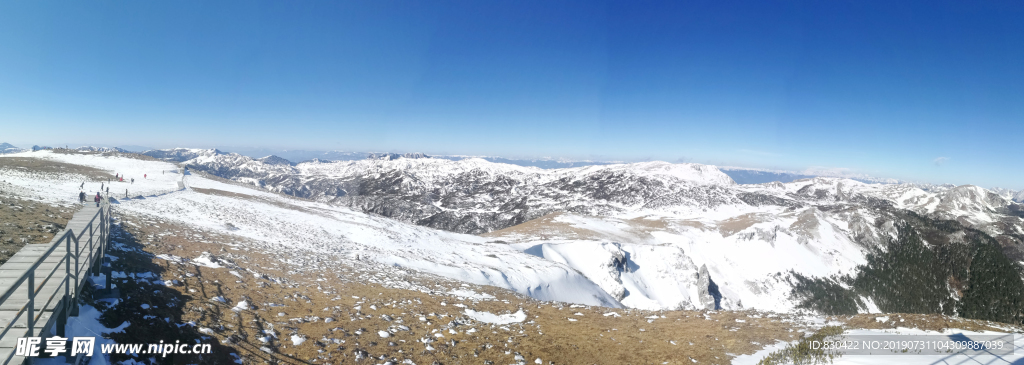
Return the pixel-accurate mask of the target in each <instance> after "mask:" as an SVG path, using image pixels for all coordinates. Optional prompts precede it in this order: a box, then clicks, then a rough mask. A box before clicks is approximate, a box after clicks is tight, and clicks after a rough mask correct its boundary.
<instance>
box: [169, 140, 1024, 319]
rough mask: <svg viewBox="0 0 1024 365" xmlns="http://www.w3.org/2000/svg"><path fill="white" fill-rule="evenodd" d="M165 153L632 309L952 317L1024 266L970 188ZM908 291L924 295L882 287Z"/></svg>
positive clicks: (681, 169) (1010, 219)
mask: <svg viewBox="0 0 1024 365" xmlns="http://www.w3.org/2000/svg"><path fill="white" fill-rule="evenodd" d="M168 155H169V156H171V157H170V158H173V159H183V158H185V157H191V158H190V159H187V160H185V161H184V162H183V164H184V165H186V166H189V167H190V169H192V170H193V171H202V172H206V173H210V174H213V175H216V176H219V177H223V178H228V179H232V180H235V181H239V182H244V183H248V184H251V185H254V186H257V187H259V188H262V189H266V190H269V191H273V192H280V193H285V194H288V195H293V196H298V197H302V198H307V199H312V200H315V201H318V202H323V203H328V204H331V205H335V206H337V205H341V206H345V207H350V208H352V209H355V210H358V211H362V212H366V213H371V214H374V215H380V216H384V217H388V218H392V219H397V220H399V221H403V222H406V223H412V224H415V225H419V226H425V227H431V228H437V229H441V230H445V231H451V232H456V233H471V234H477V235H480V236H482V237H485V238H487V239H488V241H487V243H488V244H492V245H508V246H509V247H512V248H514V249H516V250H519V251H520V252H523V253H525V254H529V255H532V256H536V257H538V258H542V259H544V260H548V261H552V262H556V263H559V264H561V265H565V266H567V267H570V268H572V269H573V270H575V271H576V272H579V273H581V274H582V275H584V276H585V277H586V278H587V279H588V280H590V281H591V282H593V283H594V284H596V285H597V286H598V287H600V288H601V290H602V291H603V292H604V293H606V294H607V295H609V296H610V297H612V298H614V299H615V300H617V301H618V302H619V303H622V304H623V305H625V306H629V307H637V308H648V309H658V308H726V309H739V308H751V307H752V308H759V309H771V310H780V311H786V310H792V309H793V308H807V309H813V310H818V311H823V312H830V313H850V312H851V311H852V312H857V311H922V312H925V313H927V312H929V311H930V312H943V313H948V314H955V313H959V312H957V311H960V310H964V311H967V309H958V308H975V307H977V306H978V305H979V304H978V303H983V302H985V301H988V300H1007V298H1004V297H999V298H990V297H987V296H985V295H981V294H978V293H979V292H980V291H982V290H988V289H981V288H984V287H985V285H996V284H994V283H997V282H1000V280H1004V281H1005V280H1009V281H1010V284H1006V285H1010V286H1011V287H1013V288H1018V287H1021V288H1024V286H1022V285H1024V284H1021V280H1020V276H1019V275H1017V274H1013V275H1009V274H1006V273H1008V272H1019V271H1020V270H1021V265H1020V264H1019V262H1021V261H1024V228H1022V227H1024V219H1022V218H1024V207H1022V206H1021V205H1020V204H1017V203H1014V202H1013V201H1011V199H1007V198H1006V197H1004V196H1003V195H1000V194H999V193H996V192H993V191H989V190H986V189H983V188H980V187H976V186H969V185H965V186H927V187H924V189H922V186H917V185H912V184H878V183H865V182H862V181H857V180H853V179H847V178H822V177H816V178H809V179H799V180H795V181H792V182H788V183H780V182H771V183H763V184H746V185H741V184H736V183H735V181H733V180H732V179H731V178H730V177H729V176H728V175H727V174H725V173H723V172H722V171H721V170H719V169H718V168H716V167H714V166H708V165H700V164H671V163H666V162H644V163H632V164H612V165H594V166H585V167H577V168H566V169H547V170H545V169H540V168H535V167H523V166H517V165H509V164H499V163H492V162H488V161H486V160H483V159H464V160H459V161H451V160H445V159H438V158H429V157H427V156H377V157H378V158H373V159H364V160H358V161H335V162H330V161H310V162H304V163H299V164H297V165H294V166H292V165H289V164H281V163H276V164H275V163H267V162H265V161H263V160H261V159H253V158H250V157H246V156H242V155H238V154H226V153H221V152H219V151H216V150H191V151H190V152H185V151H179V152H173V153H168ZM379 157H386V158H379ZM413 157H415V158H413ZM926 189H927V190H926ZM904 250H910V251H909V253H908V252H907V251H904ZM915 250H916V251H915ZM921 250H924V251H921ZM992 250H995V251H992ZM925 251H927V252H931V254H928V255H925V254H923V253H921V252H925ZM993 252H995V253H993ZM908 255H909V256H908ZM915 255H917V256H915ZM920 255H924V256H920ZM979 255H981V256H979ZM992 255H995V256H992ZM979 257H983V258H979ZM922 263H926V264H922ZM915 265H918V266H915ZM921 265H923V266H921ZM972 265H978V266H977V267H975V266H972ZM907 270H913V271H912V272H908V271H907ZM1000 270H1002V271H1000ZM922 272H924V273H927V275H920V273H922ZM993 272H1002V274H993ZM986 275H989V276H986ZM872 278H884V279H872ZM897 278H900V279H897ZM909 278H913V280H911V279H909ZM898 280H904V281H906V282H907V284H898V283H895V281H898ZM914 280H917V281H914ZM972 280H973V281H972ZM879 282H882V283H886V284H885V285H889V286H884V287H881V288H880V287H878V285H880V284H878V283H879ZM982 282H984V283H988V284H984V285H983V284H982ZM970 283H974V284H973V285H975V286H971V285H972V284H970ZM904 285H910V286H914V287H920V288H928V289H927V290H924V289H921V290H912V291H911V290H907V291H904V290H902V289H900V290H897V289H893V287H903V286H904ZM999 285H1002V284H999ZM1014 290H1016V289H1014ZM1022 290H1024V289H1022ZM1007 293H1008V294H1005V295H1008V296H1015V295H1018V294H1020V295H1024V291H1022V293H1016V292H1013V291H1012V290H1011V291H1009V292H1007ZM999 295H1004V294H999ZM822 298H825V299H822ZM822 303H825V304H822ZM908 303H926V304H921V305H920V306H916V307H915V306H914V305H917V304H914V305H912V304H908ZM1007 310H1009V311H1012V310H1016V309H1012V308H1010V309H1007ZM964 313H967V312H964Z"/></svg>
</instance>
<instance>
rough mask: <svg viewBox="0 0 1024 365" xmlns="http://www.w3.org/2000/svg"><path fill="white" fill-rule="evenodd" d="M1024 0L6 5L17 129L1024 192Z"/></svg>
mask: <svg viewBox="0 0 1024 365" xmlns="http://www.w3.org/2000/svg"><path fill="white" fill-rule="evenodd" d="M1021 19H1024V2H1019V1H1007V2H980V3H979V2H970V3H969V2H962V1H921V2H915V1H899V2H889V1H886V2H883V1H877V2H868V1H849V2H844V1H785V2H774V1H748V2H728V1H726V2H723V1H667V2H643V1H641V2H625V1H623V2H598V1H579V2H563V1H475V2H443V1H430V2H426V1H424V2H419V1H400V2H393V1H365V2H336V1H330V2H328V1H301V2H283V1H282V2H264V1H251V0H246V1H237V2H232V1H218V2H215V3H211V2H199V1H173V2H171V1H98V2H53V1H8V2H0V124H2V129H0V141H7V142H11V143H14V144H16V145H17V144H21V145H26V144H27V145H31V144H51V145H60V144H71V145H85V144H92V145H144V146H153V147H158V148H163V147H175V146H188V147H212V146H222V147H223V146H247V147H267V148H287V149H340V150H357V151H362V150H374V151H422V152H427V153H450V154H488V155H504V156H535V157H540V156H551V157H568V158H599V159H616V160H645V159H658V160H666V161H691V162H701V163H712V164H720V165H733V166H748V167H762V168H779V169H792V170H801V169H805V168H811V167H819V168H845V169H850V170H851V171H855V172H860V173H866V174H871V175H875V176H883V177H895V178H901V179H909V180H915V181H925V182H939V183H956V184H965V183H972V184H978V185H982V186H988V187H992V186H1003V187H1011V188H1015V189H1021V188H1024V158H1022V156H1024V153H1022V150H1024V149H1022V148H1021V146H1022V143H1021V141H1022V137H1024V21H1021Z"/></svg>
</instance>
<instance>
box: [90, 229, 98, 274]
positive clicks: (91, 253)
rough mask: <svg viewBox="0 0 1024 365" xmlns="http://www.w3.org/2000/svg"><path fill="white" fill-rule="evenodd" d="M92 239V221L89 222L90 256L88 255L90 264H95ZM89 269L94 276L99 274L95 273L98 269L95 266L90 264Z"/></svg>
mask: <svg viewBox="0 0 1024 365" xmlns="http://www.w3.org/2000/svg"><path fill="white" fill-rule="evenodd" d="M92 241H93V239H92V223H90V224H89V257H88V259H89V265H92V264H93V262H92V257H93V247H92ZM89 271H90V273H89V274H90V275H93V276H95V275H97V274H95V272H96V269H95V268H94V267H92V266H89Z"/></svg>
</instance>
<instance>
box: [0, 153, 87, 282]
mask: <svg viewBox="0 0 1024 365" xmlns="http://www.w3.org/2000/svg"><path fill="white" fill-rule="evenodd" d="M0 160H3V159H0ZM2 188H3V187H2V185H0V264H3V263H4V262H7V259H9V258H11V256H14V254H15V253H17V252H18V250H20V249H21V248H22V247H24V246H25V245H26V244H42V243H49V242H50V240H52V239H53V236H54V235H55V234H56V233H58V232H60V231H62V230H64V227H65V225H66V224H67V222H68V221H69V220H71V216H72V215H74V213H75V210H76V209H74V208H71V207H60V206H54V205H49V204H45V203H41V202H38V201H33V200H26V199H21V198H19V197H17V196H14V195H12V194H10V193H8V192H5V191H3V190H2Z"/></svg>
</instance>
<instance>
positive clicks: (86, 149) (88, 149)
mask: <svg viewBox="0 0 1024 365" xmlns="http://www.w3.org/2000/svg"><path fill="white" fill-rule="evenodd" d="M75 151H79V152H131V151H128V150H126V149H123V148H120V147H95V146H82V147H78V148H76V149H75Z"/></svg>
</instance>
